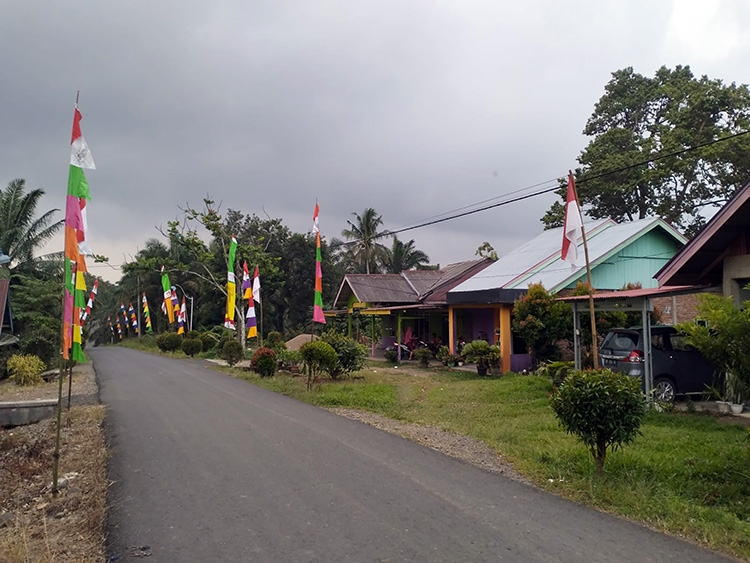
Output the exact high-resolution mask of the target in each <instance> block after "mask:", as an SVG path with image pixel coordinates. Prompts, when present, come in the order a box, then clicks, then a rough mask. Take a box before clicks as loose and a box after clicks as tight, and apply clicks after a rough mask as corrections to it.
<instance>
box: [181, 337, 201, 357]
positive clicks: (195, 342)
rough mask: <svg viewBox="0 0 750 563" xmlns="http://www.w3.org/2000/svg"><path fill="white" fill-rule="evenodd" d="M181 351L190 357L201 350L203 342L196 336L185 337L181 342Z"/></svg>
mask: <svg viewBox="0 0 750 563" xmlns="http://www.w3.org/2000/svg"><path fill="white" fill-rule="evenodd" d="M182 351H183V352H185V354H187V355H188V356H190V357H191V358H192V357H193V356H195V355H196V354H200V353H201V352H202V351H203V343H202V342H201V341H200V339H198V338H186V339H185V340H183V342H182Z"/></svg>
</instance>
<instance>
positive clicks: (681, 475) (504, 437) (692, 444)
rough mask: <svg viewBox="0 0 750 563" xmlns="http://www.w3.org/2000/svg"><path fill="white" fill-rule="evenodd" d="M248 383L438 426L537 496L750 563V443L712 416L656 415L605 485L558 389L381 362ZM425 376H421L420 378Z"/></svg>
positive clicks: (612, 466)
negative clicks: (540, 491)
mask: <svg viewBox="0 0 750 563" xmlns="http://www.w3.org/2000/svg"><path fill="white" fill-rule="evenodd" d="M229 371H230V372H231V373H233V374H235V375H236V376H238V377H241V378H243V379H246V380H248V381H251V382H252V383H255V384H257V385H260V386H262V387H265V388H268V389H271V390H274V391H277V392H280V393H284V394H286V395H289V396H292V397H295V398H297V399H300V400H302V401H306V402H308V403H312V404H314V405H319V406H325V407H344V408H353V409H360V410H367V411H372V412H377V413H381V414H383V415H385V416H388V417H391V418H396V419H400V420H404V421H407V422H414V423H418V424H424V425H430V426H436V427H439V428H443V429H445V430H448V431H451V432H455V433H458V434H463V435H467V436H471V437H474V438H477V439H479V440H481V441H483V442H484V443H486V444H487V445H489V446H491V447H493V448H495V449H496V450H497V451H499V452H501V453H502V454H503V455H504V456H506V457H507V458H508V459H509V460H510V461H511V462H513V463H514V465H515V467H516V469H517V470H518V471H519V472H520V473H522V474H524V475H525V476H527V477H528V478H529V479H530V480H531V481H533V482H534V483H536V484H537V485H538V486H540V487H542V488H545V489H547V490H550V491H553V492H555V493H557V494H559V495H562V496H565V497H567V498H571V499H573V500H576V501H578V502H582V503H585V504H588V505H590V506H595V507H597V508H599V509H602V510H605V511H608V512H612V513H616V514H620V515H622V516H625V517H627V518H630V519H632V520H636V521H640V522H643V523H646V524H648V525H650V526H652V527H654V528H657V529H661V530H665V531H669V532H672V533H675V534H679V535H682V536H684V537H687V538H690V539H692V540H694V541H697V542H700V543H702V544H704V545H707V546H709V547H712V548H714V549H719V550H722V551H726V552H728V553H732V554H734V555H737V556H740V557H743V558H750V434H749V433H748V430H747V429H746V428H744V427H742V426H740V425H736V424H732V423H730V422H727V421H728V420H732V419H725V420H720V419H716V418H714V417H712V416H709V415H706V414H682V413H675V414H668V413H656V412H652V413H649V414H648V415H647V416H646V419H645V421H644V424H643V425H642V427H641V431H642V436H640V437H638V438H637V439H636V441H635V443H634V444H631V445H629V446H626V447H625V448H623V449H622V450H620V451H617V452H612V453H609V454H608V456H607V461H606V464H605V476H604V477H603V478H601V479H597V478H596V477H595V475H594V471H595V466H594V462H593V459H592V457H591V455H590V454H589V452H588V451H587V450H586V448H585V447H584V446H583V445H581V444H580V443H579V442H578V441H577V440H576V439H575V438H574V437H572V436H569V435H567V434H566V433H565V431H564V430H563V429H562V428H560V427H559V425H558V423H557V420H556V418H555V416H554V413H553V412H552V409H551V408H550V407H549V401H548V394H549V392H550V391H551V390H552V387H551V384H550V382H549V381H547V380H545V379H542V378H537V377H529V376H519V375H510V376H506V377H502V378H485V377H482V378H480V377H478V376H477V375H476V374H473V373H470V372H462V371H447V370H436V369H430V370H419V369H416V368H412V367H409V368H406V369H404V368H399V369H398V370H395V369H392V368H390V367H388V366H387V364H384V363H383V364H379V363H373V364H371V366H370V368H369V369H365V370H363V371H361V372H360V373H359V374H358V376H361V378H360V379H356V380H347V381H344V382H324V383H322V384H320V385H318V386H317V388H316V389H315V390H313V391H307V390H306V388H305V382H304V378H302V377H296V378H291V377H289V376H286V375H283V374H280V375H277V376H275V377H273V378H269V379H261V378H260V377H258V376H257V375H255V374H253V373H252V372H246V371H241V370H229ZM414 374H417V375H416V376H415V375H414Z"/></svg>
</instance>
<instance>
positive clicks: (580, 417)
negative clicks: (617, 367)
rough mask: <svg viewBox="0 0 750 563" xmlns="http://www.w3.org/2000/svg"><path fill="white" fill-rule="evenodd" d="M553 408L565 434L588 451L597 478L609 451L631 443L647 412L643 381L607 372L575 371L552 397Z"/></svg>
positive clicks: (603, 370)
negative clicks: (578, 441)
mask: <svg viewBox="0 0 750 563" xmlns="http://www.w3.org/2000/svg"><path fill="white" fill-rule="evenodd" d="M550 404H551V406H552V410H554V411H555V416H557V419H558V421H559V422H560V425H561V426H562V427H563V428H565V431H566V432H567V433H568V434H574V435H575V436H577V437H578V439H579V440H580V441H581V442H583V443H584V444H585V445H586V447H588V449H589V451H590V452H591V455H592V456H593V457H594V459H595V460H596V474H597V475H598V476H601V475H602V473H603V471H604V458H605V457H606V455H607V449H611V450H612V451H616V450H617V449H619V448H621V447H622V446H623V445H624V444H628V443H630V442H632V441H633V440H634V439H635V437H636V435H638V434H640V431H639V430H638V429H639V427H640V425H641V421H642V420H643V416H644V414H645V412H646V402H645V399H644V397H643V394H642V393H641V382H640V379H638V378H635V377H629V376H627V375H625V374H622V373H613V372H612V371H610V370H607V369H602V370H590V371H574V372H573V373H571V374H570V375H568V377H567V378H566V379H565V383H563V385H561V386H560V387H559V388H557V389H556V390H555V391H554V392H553V393H552V395H551V396H550Z"/></svg>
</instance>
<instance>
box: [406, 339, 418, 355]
mask: <svg viewBox="0 0 750 563" xmlns="http://www.w3.org/2000/svg"><path fill="white" fill-rule="evenodd" d="M418 345H419V338H417V337H416V336H413V335H412V337H411V338H410V339H409V340H408V341H407V343H406V347H407V348H409V359H410V360H411V359H412V358H413V357H414V350H416V349H417V346H418Z"/></svg>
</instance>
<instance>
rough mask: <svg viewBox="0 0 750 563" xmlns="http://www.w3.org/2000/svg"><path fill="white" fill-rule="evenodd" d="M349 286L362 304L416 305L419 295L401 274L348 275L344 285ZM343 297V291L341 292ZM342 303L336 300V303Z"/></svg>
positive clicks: (338, 299)
mask: <svg viewBox="0 0 750 563" xmlns="http://www.w3.org/2000/svg"><path fill="white" fill-rule="evenodd" d="M344 284H348V285H349V287H350V288H351V290H352V291H353V292H354V295H355V296H356V297H357V300H358V301H360V302H362V303H416V302H417V298H418V295H417V293H416V292H415V291H414V290H413V289H412V288H411V286H410V285H409V282H407V281H406V280H405V279H404V278H403V277H401V276H400V275H399V274H347V275H345V276H344V282H343V283H342V289H343V285H344ZM339 295H340V296H341V295H342V291H341V290H340V291H339ZM340 301H341V299H340V298H337V299H336V303H339V302H340Z"/></svg>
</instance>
